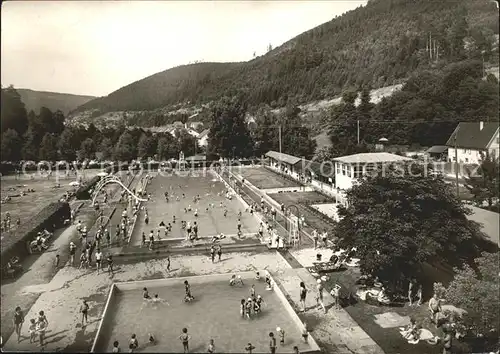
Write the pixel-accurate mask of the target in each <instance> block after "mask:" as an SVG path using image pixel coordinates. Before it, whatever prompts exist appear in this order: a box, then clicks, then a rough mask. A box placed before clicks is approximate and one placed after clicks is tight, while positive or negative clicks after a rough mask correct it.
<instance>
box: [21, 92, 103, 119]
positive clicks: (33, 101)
mask: <svg viewBox="0 0 500 354" xmlns="http://www.w3.org/2000/svg"><path fill="white" fill-rule="evenodd" d="M17 92H18V93H19V94H20V95H21V100H22V101H23V103H24V104H25V106H26V110H27V111H28V112H29V111H34V112H35V113H37V114H38V112H39V111H40V108H42V107H46V108H49V109H50V110H52V111H57V110H60V111H62V112H63V113H64V114H68V113H69V112H70V111H72V110H74V109H75V108H77V107H78V106H80V105H82V104H84V103H87V102H89V101H90V100H93V99H94V98H95V97H94V96H81V95H72V94H68V93H59V92H46V91H34V90H28V89H17Z"/></svg>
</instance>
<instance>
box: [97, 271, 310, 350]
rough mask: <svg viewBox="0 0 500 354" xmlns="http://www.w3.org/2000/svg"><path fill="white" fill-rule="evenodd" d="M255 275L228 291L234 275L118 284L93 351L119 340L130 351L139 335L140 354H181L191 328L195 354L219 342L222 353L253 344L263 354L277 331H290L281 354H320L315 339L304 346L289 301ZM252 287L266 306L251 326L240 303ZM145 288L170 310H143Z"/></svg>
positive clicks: (245, 275)
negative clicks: (295, 351) (187, 295)
mask: <svg viewBox="0 0 500 354" xmlns="http://www.w3.org/2000/svg"><path fill="white" fill-rule="evenodd" d="M254 274H255V273H253V272H248V273H240V275H241V276H242V278H243V280H244V283H245V285H244V286H243V287H231V286H229V278H230V276H231V275H230V274H217V275H206V276H201V277H187V278H170V279H159V280H148V281H140V282H127V283H117V284H116V285H115V288H114V290H113V291H112V293H111V295H110V301H109V305H108V306H107V308H106V310H105V314H104V316H103V321H102V324H101V327H100V329H99V331H98V334H97V336H96V340H95V342H94V347H93V351H95V352H111V349H112V345H113V342H114V341H115V340H117V341H119V343H120V348H121V349H122V351H124V350H128V342H129V339H130V336H131V335H132V334H133V333H135V334H136V335H137V338H138V341H139V349H138V350H137V351H138V352H140V351H143V352H177V353H178V352H181V351H182V343H181V342H180V340H179V335H180V333H181V330H182V328H183V327H186V328H187V329H188V331H189V334H190V335H191V340H190V351H191V352H205V351H206V348H207V345H208V342H209V340H210V339H214V341H215V346H216V351H217V352H223V353H241V352H244V348H245V346H246V345H247V343H248V342H250V343H252V344H253V345H254V346H255V347H256V349H255V351H254V352H256V353H262V352H268V351H269V348H268V347H269V332H274V333H275V334H276V327H277V326H280V327H281V328H283V329H284V330H285V346H283V347H281V346H279V345H278V350H277V352H278V353H290V352H292V348H293V346H295V345H297V346H298V347H299V349H300V350H301V352H303V353H304V352H308V351H312V350H317V349H316V348H317V345H316V343H315V342H314V340H313V339H312V338H310V340H309V343H308V344H306V343H303V342H302V341H301V339H302V338H301V333H302V324H301V323H300V320H299V319H298V316H297V315H296V314H295V313H294V312H293V309H292V308H291V307H290V305H289V304H288V302H284V301H283V300H285V301H286V299H285V298H284V295H283V294H282V293H281V292H280V291H279V289H275V290H274V291H266V290H265V283H264V280H263V279H262V280H261V281H255V280H253V279H252V278H253V276H254ZM185 279H187V280H188V281H189V282H190V284H191V288H192V294H193V296H195V300H194V301H193V302H191V303H185V302H184V301H183V298H184V284H183V282H184V280H185ZM252 284H255V288H256V293H257V294H260V295H262V297H263V298H264V301H265V302H266V306H264V308H263V311H262V313H261V314H259V315H256V316H255V317H253V318H252V319H250V320H247V319H243V318H241V315H240V312H239V303H240V300H241V299H243V298H248V297H249V294H250V287H251V285H252ZM143 287H147V288H148V290H149V293H150V295H151V296H154V294H158V295H159V297H160V298H162V299H165V300H167V301H168V303H169V305H163V304H154V305H153V304H148V305H146V306H143V303H144V301H143V299H142V288H143ZM149 333H151V334H153V335H154V336H155V338H156V340H157V343H156V344H155V345H149V344H148V343H147V342H148V334H149ZM278 342H279V340H278Z"/></svg>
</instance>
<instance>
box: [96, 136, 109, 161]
mask: <svg viewBox="0 0 500 354" xmlns="http://www.w3.org/2000/svg"><path fill="white" fill-rule="evenodd" d="M97 152H98V153H99V154H100V155H101V159H103V160H108V159H110V158H111V157H112V156H113V141H111V139H110V138H103V139H102V140H101V143H100V144H99V147H98V149H97Z"/></svg>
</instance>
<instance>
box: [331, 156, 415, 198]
mask: <svg viewBox="0 0 500 354" xmlns="http://www.w3.org/2000/svg"><path fill="white" fill-rule="evenodd" d="M333 161H334V163H335V187H336V188H337V189H341V190H347V189H350V188H352V186H353V185H354V184H355V183H357V181H358V180H359V179H361V178H362V177H363V176H365V175H366V174H367V173H370V172H372V171H375V170H377V169H379V168H380V167H382V166H388V165H393V164H401V163H403V164H404V163H408V162H410V161H413V159H411V158H409V157H405V156H399V155H394V154H390V153H388V152H369V153H362V154H354V155H348V156H341V157H337V158H335V159H333Z"/></svg>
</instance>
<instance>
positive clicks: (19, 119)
mask: <svg viewBox="0 0 500 354" xmlns="http://www.w3.org/2000/svg"><path fill="white" fill-rule="evenodd" d="M1 98H2V99H1V101H2V104H1V111H2V112H1V127H2V128H1V132H2V133H4V132H5V131H7V130H8V129H13V130H15V131H16V132H17V133H18V134H19V136H21V135H23V134H24V132H25V131H26V130H27V129H28V115H27V112H26V108H25V106H24V103H23V102H22V101H21V96H20V95H19V93H18V92H17V91H16V89H15V88H14V87H13V86H9V87H7V88H2V97H1Z"/></svg>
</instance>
